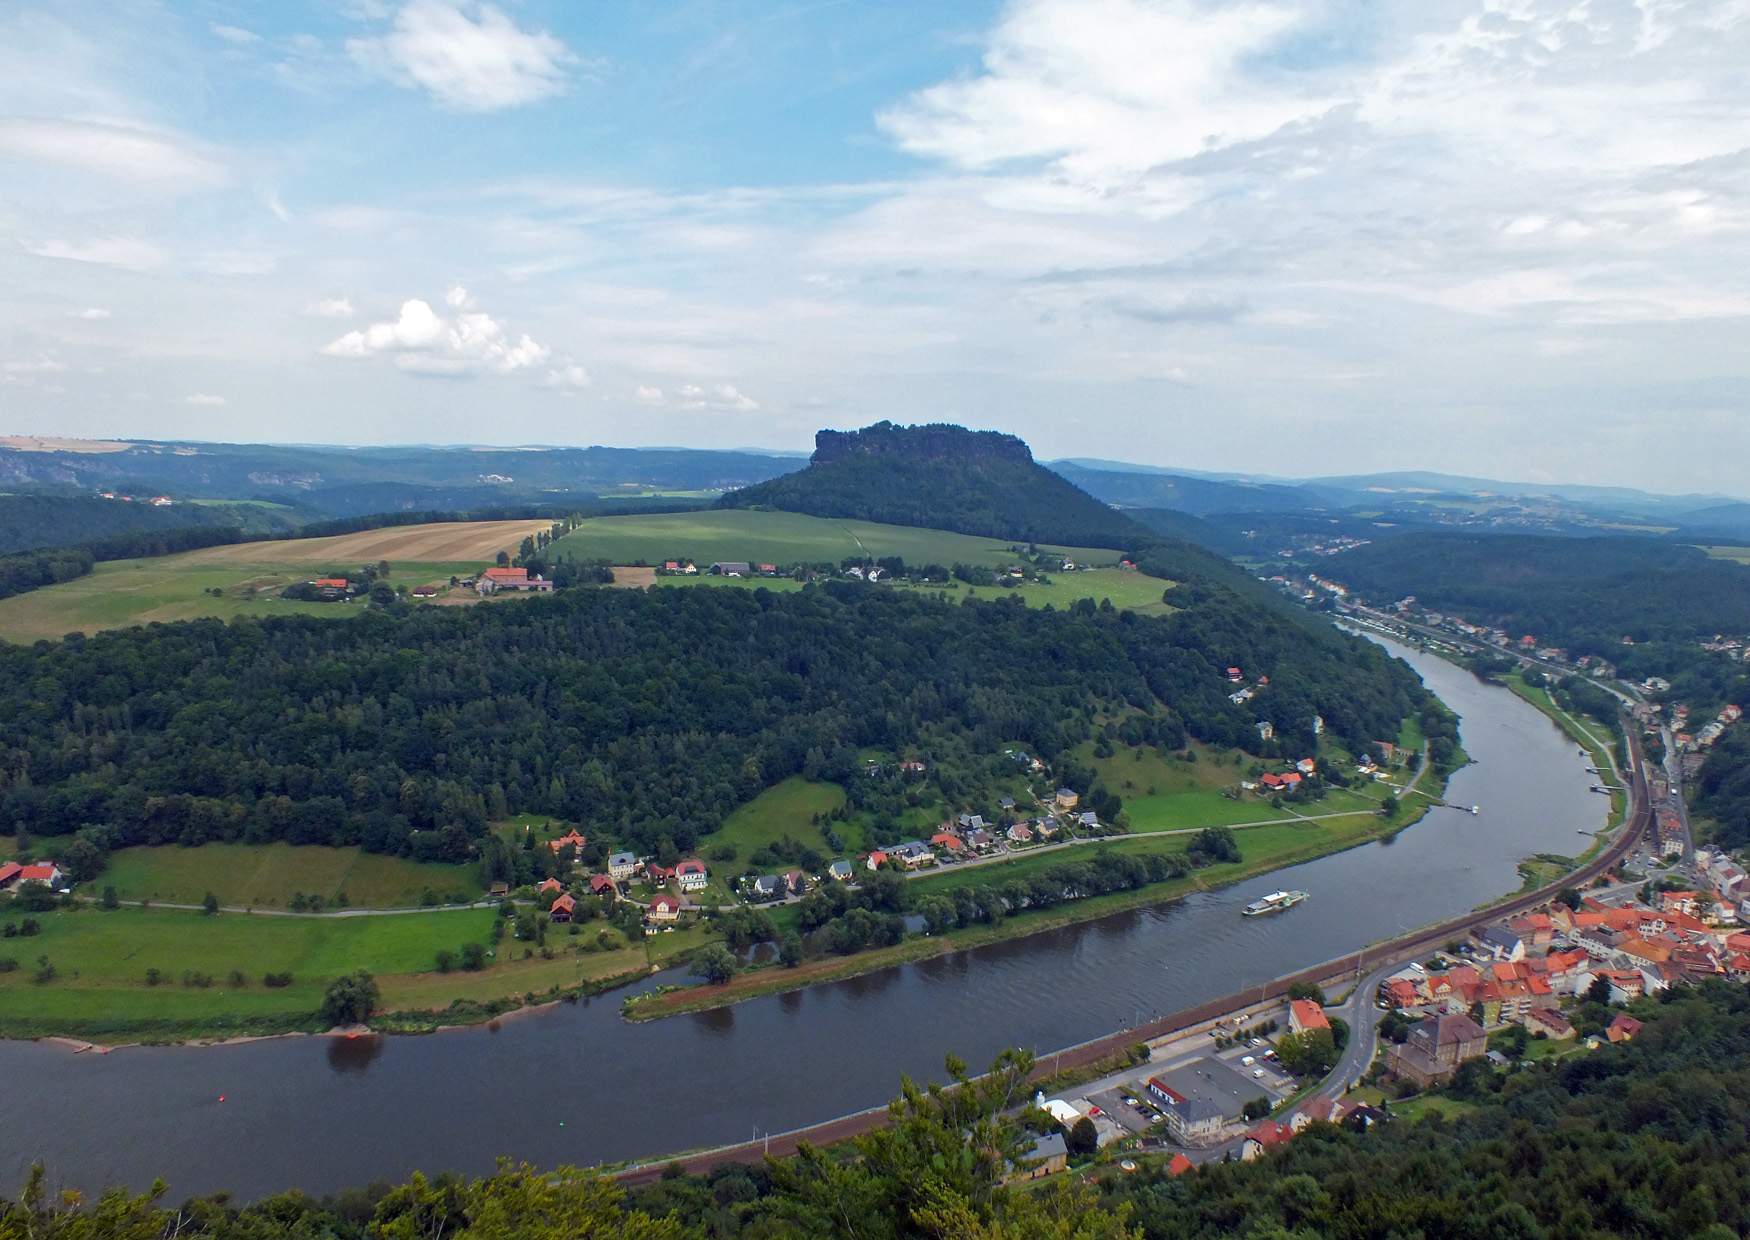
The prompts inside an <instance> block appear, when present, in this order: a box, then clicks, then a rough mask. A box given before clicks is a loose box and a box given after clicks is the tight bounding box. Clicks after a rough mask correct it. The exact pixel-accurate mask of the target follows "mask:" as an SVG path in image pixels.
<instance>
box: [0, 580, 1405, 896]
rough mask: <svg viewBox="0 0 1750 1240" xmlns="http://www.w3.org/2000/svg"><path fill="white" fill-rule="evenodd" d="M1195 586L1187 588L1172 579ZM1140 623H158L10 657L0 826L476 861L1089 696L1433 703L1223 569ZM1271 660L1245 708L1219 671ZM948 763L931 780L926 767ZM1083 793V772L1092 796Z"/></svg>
mask: <svg viewBox="0 0 1750 1240" xmlns="http://www.w3.org/2000/svg"><path fill="white" fill-rule="evenodd" d="M1181 589H1184V587H1181ZM1184 601H1185V602H1186V603H1187V604H1189V606H1187V607H1186V609H1185V610H1183V611H1179V612H1175V613H1173V614H1171V615H1168V616H1163V617H1144V616H1138V615H1136V614H1134V613H1129V612H1117V611H1113V610H1110V609H1101V608H1097V607H1095V606H1094V605H1093V604H1092V603H1091V602H1084V603H1078V604H1077V605H1075V606H1074V607H1072V608H1071V609H1069V610H1068V611H1064V612H1056V611H1034V610H1029V609H1027V608H1025V607H1023V606H1021V605H1020V604H1019V603H1018V602H1000V603H966V604H962V605H950V604H947V603H944V602H942V601H939V600H937V599H935V598H933V597H928V596H918V595H913V594H909V593H901V592H897V591H890V590H887V589H885V588H882V587H873V586H861V585H854V584H849V583H843V584H833V585H828V586H825V587H818V588H813V587H811V588H809V589H807V590H804V591H802V592H799V593H792V594H778V593H774V592H770V591H763V590H755V591H744V590H657V591H650V592H648V593H643V592H634V591H607V590H581V589H580V590H572V591H568V592H564V593H562V594H560V595H558V596H556V597H553V598H548V599H536V600H524V601H521V602H519V603H517V604H515V605H504V606H483V607H477V608H471V609H451V608H411V609H393V610H384V611H374V612H372V613H371V614H367V615H364V616H361V617H359V618H358V619H357V620H355V621H354V622H353V623H350V624H346V625H331V624H324V623H322V622H321V621H320V620H313V619H309V618H306V617H287V618H283V619H275V620H267V621H260V622H252V623H239V624H233V625H225V624H221V623H218V622H212V621H195V622H190V623H184V624H175V625H164V626H151V627H147V628H140V629H131V630H126V631H122V632H114V633H105V634H100V635H98V636H96V637H92V638H89V639H85V638H77V637H75V638H69V639H68V640H66V641H65V642H61V643H47V642H43V643H38V644H37V645H36V646H34V647H31V648H28V649H22V648H7V649H4V650H0V678H3V679H4V681H5V683H7V684H8V685H10V686H12V687H13V692H14V703H15V708H14V709H13V710H11V711H8V712H7V713H6V715H5V717H4V718H3V719H0V821H4V822H7V823H10V824H13V826H14V828H15V829H16V828H23V829H26V830H28V831H29V832H31V833H32V834H34V835H39V836H51V835H64V834H66V833H68V832H71V831H74V830H76V829H86V830H87V831H88V834H92V835H96V836H98V837H100V838H97V839H95V840H93V841H92V842H93V843H94V844H95V845H96V846H97V847H98V848H99V849H100V850H101V849H106V848H114V847H122V846H125V845H129V844H142V843H170V842H182V843H188V844H198V843H205V842H208V841H212V840H234V839H244V840H250V841H266V840H286V841H288V842H291V843H316V844H340V845H352V844H358V845H362V846H363V847H365V848H367V849H369V850H372V851H378V852H388V853H397V854H411V855H415V856H418V857H420V858H421V859H426V860H437V859H443V860H457V861H459V860H464V859H467V858H468V857H469V856H471V855H472V852H473V850H474V847H475V845H476V843H477V841H478V840H479V838H480V837H481V836H483V835H484V834H485V833H486V830H487V822H488V821H489V820H497V819H501V818H503V817H505V816H506V815H507V814H515V813H521V812H533V813H547V814H555V815H559V816H561V817H563V818H566V819H568V820H571V821H575V822H578V823H581V824H584V825H585V830H586V832H587V831H589V830H591V829H592V828H593V829H595V830H597V831H603V830H605V831H608V832H610V833H612V834H613V835H614V836H615V838H616V839H618V840H620V841H623V842H625V843H629V844H633V845H636V846H638V847H640V848H657V849H663V848H664V847H665V846H667V847H672V848H675V849H678V850H680V851H681V852H683V853H684V852H686V851H689V850H690V849H691V848H692V847H693V845H694V844H695V843H696V842H697V841H698V840H699V838H700V837H701V836H703V835H704V834H706V833H707V832H709V831H711V830H713V829H715V828H716V827H717V826H718V825H719V824H720V823H721V821H722V820H723V818H724V817H725V816H726V815H727V814H728V813H730V811H731V810H733V809H734V808H735V807H736V806H737V805H740V804H742V803H743V802H745V801H747V800H749V799H750V798H751V797H753V796H754V795H755V794H757V793H758V792H760V791H761V790H762V789H764V788H766V787H769V786H771V785H772V784H775V783H777V782H778V781H780V780H782V779H784V778H786V777H788V776H790V775H794V774H798V773H801V772H804V771H805V770H808V769H809V768H810V767H811V766H812V767H816V768H824V769H834V770H836V769H840V768H842V769H845V770H850V769H852V768H853V766H854V765H855V760H856V753H857V751H858V750H859V749H862V748H865V747H876V748H881V749H885V750H888V751H891V752H898V751H901V750H905V749H907V748H912V749H923V750H927V749H928V746H929V745H930V743H931V742H932V740H933V739H939V740H942V741H944V742H945V743H946V745H947V747H950V748H954V749H956V750H959V751H961V752H966V753H973V754H984V755H988V756H989V759H991V760H995V759H997V755H998V754H999V751H1000V749H1001V747H1002V746H1003V745H1004V744H1005V743H1012V742H1016V741H1019V742H1022V743H1025V744H1026V745H1028V746H1030V747H1031V748H1032V749H1033V750H1034V751H1036V752H1038V753H1040V754H1043V755H1045V756H1046V757H1048V758H1050V757H1056V756H1058V755H1061V754H1065V753H1067V751H1068V750H1069V749H1070V748H1071V747H1073V746H1074V745H1075V744H1077V743H1079V742H1080V741H1082V740H1084V739H1085V738H1086V737H1087V736H1088V735H1089V733H1090V730H1091V726H1092V720H1093V719H1094V718H1095V716H1096V715H1101V714H1103V715H1105V716H1112V715H1115V714H1126V715H1131V714H1144V715H1148V716H1151V717H1152V718H1153V720H1154V722H1153V724H1152V725H1151V731H1152V733H1153V734H1154V735H1155V736H1156V737H1157V738H1162V740H1163V743H1169V742H1172V741H1175V740H1177V741H1178V743H1182V737H1183V736H1184V735H1185V734H1189V735H1190V736H1192V737H1196V738H1198V739H1201V740H1204V741H1208V742H1210V743H1213V744H1217V745H1222V746H1233V745H1239V744H1242V743H1246V742H1248V741H1249V742H1250V743H1251V744H1252V745H1256V743H1257V733H1256V730H1255V720H1257V719H1259V718H1268V719H1272V720H1273V721H1274V722H1275V724H1276V728H1277V731H1278V733H1279V734H1281V735H1282V736H1283V737H1284V738H1288V739H1289V743H1300V742H1301V741H1304V744H1305V745H1306V747H1307V748H1308V749H1310V748H1311V747H1312V745H1313V744H1314V740H1313V736H1312V721H1313V716H1314V715H1315V713H1316V714H1321V715H1322V716H1323V719H1324V722H1325V725H1326V727H1327V728H1328V729H1329V731H1330V732H1331V733H1332V734H1334V735H1336V736H1338V737H1342V738H1344V739H1346V740H1348V741H1350V742H1351V743H1352V744H1357V745H1359V744H1365V743H1366V742H1368V741H1370V740H1372V739H1374V738H1377V737H1388V736H1395V735H1396V733H1397V729H1398V725H1399V722H1400V721H1401V720H1402V719H1403V718H1404V717H1405V716H1407V715H1409V714H1412V713H1415V712H1418V711H1420V710H1421V709H1422V708H1423V706H1425V705H1426V703H1427V701H1428V698H1427V695H1426V692H1425V690H1423V689H1422V687H1421V685H1420V684H1419V683H1418V682H1417V680H1416V678H1415V676H1414V674H1413V673H1412V672H1411V671H1410V670H1409V669H1408V668H1407V667H1406V666H1404V665H1403V664H1402V663H1399V662H1397V661H1395V660H1392V659H1390V658H1388V657H1387V656H1386V655H1385V654H1384V653H1383V652H1382V651H1380V650H1379V649H1378V648H1377V647H1374V646H1372V645H1371V644H1368V643H1365V642H1362V641H1360V640H1358V639H1352V638H1348V637H1344V636H1342V635H1339V634H1337V633H1335V632H1334V631H1331V630H1328V629H1326V630H1322V631H1320V630H1314V629H1311V628H1308V627H1305V626H1303V625H1301V624H1299V623H1296V622H1294V621H1293V620H1290V619H1285V618H1283V617H1280V616H1278V615H1276V614H1274V613H1271V612H1267V611H1264V610H1262V609H1260V608H1258V607H1257V606H1255V605H1254V604H1252V603H1251V602H1250V601H1249V600H1244V599H1241V598H1239V597H1237V596H1235V595H1233V594H1231V593H1229V592H1227V591H1225V590H1223V589H1221V588H1219V587H1214V586H1208V585H1203V586H1198V587H1195V588H1194V590H1193V591H1192V592H1191V593H1189V594H1188V595H1187V597H1186V599H1185V600H1184ZM1230 665H1231V666H1238V667H1241V668H1243V669H1245V671H1246V674H1247V675H1248V676H1252V677H1256V676H1262V675H1268V676H1269V677H1270V687H1269V689H1268V691H1267V692H1262V693H1260V694H1259V695H1258V696H1257V698H1256V699H1255V700H1253V701H1251V702H1248V703H1246V704H1245V705H1244V706H1243V707H1242V706H1236V705H1234V704H1233V703H1232V702H1230V701H1229V698H1228V694H1229V692H1230V691H1231V690H1232V686H1231V685H1230V684H1229V683H1228V680H1227V677H1226V669H1227V668H1228V667H1229V666H1230ZM931 777H932V778H935V777H936V774H935V772H932V775H931ZM1084 791H1086V790H1084Z"/></svg>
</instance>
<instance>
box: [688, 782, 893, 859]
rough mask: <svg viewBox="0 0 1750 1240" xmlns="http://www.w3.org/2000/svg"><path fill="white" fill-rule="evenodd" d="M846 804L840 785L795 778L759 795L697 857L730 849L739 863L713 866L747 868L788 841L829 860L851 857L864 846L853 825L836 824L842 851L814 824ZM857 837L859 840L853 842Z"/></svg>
mask: <svg viewBox="0 0 1750 1240" xmlns="http://www.w3.org/2000/svg"><path fill="white" fill-rule="evenodd" d="M844 803H845V790H844V789H843V788H841V787H839V786H838V785H837V784H828V783H821V782H819V781H815V780H807V779H803V778H802V777H801V776H800V775H793V776H791V777H790V778H789V779H786V780H784V781H783V782H782V783H780V784H775V785H773V786H772V787H770V788H767V789H766V790H765V791H764V792H762V793H760V794H759V795H758V796H757V797H755V798H754V799H753V800H751V801H749V802H748V803H747V804H746V805H743V806H742V807H741V808H739V809H737V810H736V811H735V812H734V813H732V814H730V815H729V817H728V818H726V819H724V820H723V825H722V826H721V827H719V828H718V829H717V830H715V831H713V832H712V833H711V834H710V835H707V836H706V837H705V838H704V839H703V840H701V841H700V842H699V851H700V852H701V853H704V854H706V855H709V854H710V853H711V852H712V851H713V850H715V849H717V848H719V847H721V846H723V845H728V846H730V847H733V848H734V849H735V861H733V862H731V861H723V862H718V861H712V862H711V864H712V866H713V867H716V866H719V865H722V866H731V865H736V864H739V863H745V862H746V861H747V859H748V858H749V857H751V856H752V855H753V854H754V853H756V852H758V851H759V850H760V849H761V848H764V847H765V846H766V845H768V844H774V843H776V842H777V841H779V840H781V839H784V838H786V837H788V838H790V839H793V840H795V841H797V842H798V843H800V844H803V845H806V846H807V847H809V848H812V849H814V850H815V851H816V852H818V853H820V854H821V855H822V856H825V857H836V856H840V855H848V853H849V852H854V851H855V850H856V847H857V846H858V845H860V844H861V843H862V838H861V831H860V830H859V829H858V828H857V826H856V825H855V824H854V823H838V824H835V826H836V828H837V833H838V835H839V837H840V839H841V840H842V841H843V843H844V845H845V848H844V849H842V850H841V849H835V848H833V847H832V846H831V845H830V844H829V843H828V842H827V840H826V837H825V836H824V835H823V834H822V833H821V829H820V827H819V826H817V825H816V824H815V823H814V821H813V819H814V815H816V814H826V813H828V812H829V811H831V810H835V809H837V808H838V807H839V806H841V805H843V804H844ZM853 835H855V836H856V837H857V838H856V839H852V838H850V837H851V836H853Z"/></svg>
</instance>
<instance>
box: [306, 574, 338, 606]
mask: <svg viewBox="0 0 1750 1240" xmlns="http://www.w3.org/2000/svg"><path fill="white" fill-rule="evenodd" d="M310 584H311V585H313V586H315V587H316V593H317V594H319V595H321V596H322V598H323V599H325V600H327V601H329V602H332V601H333V600H335V599H337V598H345V597H346V593H347V582H346V578H345V577H318V578H316V580H315V581H312V582H311V583H310Z"/></svg>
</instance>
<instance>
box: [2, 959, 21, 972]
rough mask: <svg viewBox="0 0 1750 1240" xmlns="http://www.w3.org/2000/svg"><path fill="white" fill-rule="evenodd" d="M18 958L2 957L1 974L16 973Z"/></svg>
mask: <svg viewBox="0 0 1750 1240" xmlns="http://www.w3.org/2000/svg"><path fill="white" fill-rule="evenodd" d="M17 971H18V958H17V957H16V956H0V973H16V972H17Z"/></svg>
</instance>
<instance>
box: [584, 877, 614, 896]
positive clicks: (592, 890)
mask: <svg viewBox="0 0 1750 1240" xmlns="http://www.w3.org/2000/svg"><path fill="white" fill-rule="evenodd" d="M589 894H590V895H592V896H607V897H609V898H610V899H612V898H613V897H614V895H616V894H617V893H616V892H615V890H614V880H613V879H611V878H609V877H608V876H607V875H606V874H591V875H590V876H589Z"/></svg>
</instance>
